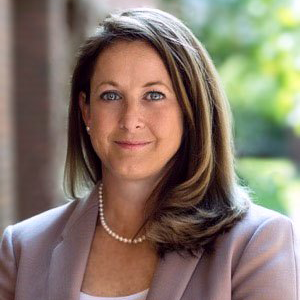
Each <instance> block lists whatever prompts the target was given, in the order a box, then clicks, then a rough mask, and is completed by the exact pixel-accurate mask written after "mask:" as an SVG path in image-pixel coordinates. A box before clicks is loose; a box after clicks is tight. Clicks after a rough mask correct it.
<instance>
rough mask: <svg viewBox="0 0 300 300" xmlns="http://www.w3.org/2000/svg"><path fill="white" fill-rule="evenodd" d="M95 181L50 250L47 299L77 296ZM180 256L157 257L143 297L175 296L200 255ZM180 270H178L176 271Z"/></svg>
mask: <svg viewBox="0 0 300 300" xmlns="http://www.w3.org/2000/svg"><path fill="white" fill-rule="evenodd" d="M98 185H99V183H98V184H96V185H95V187H94V188H93V190H92V192H91V193H90V195H89V196H88V198H87V199H85V200H78V201H79V202H78V204H77V206H76V208H75V210H74V212H73V213H72V215H71V217H70V218H69V220H68V222H67V223H66V225H65V228H64V230H63V232H62V234H61V236H60V239H59V241H58V244H57V245H56V247H55V248H54V249H53V251H52V256H51V263H50V268H49V277H48V280H49V281H48V283H49V284H48V289H49V290H48V293H49V300H60V299H64V300H79V294H80V289H81V284H82V281H83V277H84V273H85V268H86V264H87V260H88V256H89V252H90V247H91V244H92V241H93V237H94V233H95V229H96V225H97V218H98V197H97V195H98V193H97V192H98ZM202 253H203V251H202V250H200V251H199V253H198V255H197V256H196V257H188V258H184V257H182V256H180V255H179V254H177V253H176V252H172V253H168V254H166V256H165V258H164V259H160V260H159V262H158V265H157V269H156V271H155V273H154V277H153V280H152V284H151V287H150V289H149V293H148V296H147V300H157V299H164V300H179V299H181V297H182V295H183V293H184V290H185V288H186V286H187V284H188V282H189V280H190V278H191V276H192V273H193V271H194V269H195V268H196V265H197V263H198V261H199V259H200V258H201V256H202ZM179 270H180V273H179V272H178V271H179Z"/></svg>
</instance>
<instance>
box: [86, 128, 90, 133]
mask: <svg viewBox="0 0 300 300" xmlns="http://www.w3.org/2000/svg"><path fill="white" fill-rule="evenodd" d="M90 129H91V128H90V127H89V126H86V131H87V133H88V134H89V133H90Z"/></svg>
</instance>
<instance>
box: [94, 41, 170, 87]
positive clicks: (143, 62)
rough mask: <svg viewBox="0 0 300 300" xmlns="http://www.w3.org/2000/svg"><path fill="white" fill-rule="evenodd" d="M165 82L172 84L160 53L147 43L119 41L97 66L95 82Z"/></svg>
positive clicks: (101, 56) (104, 52)
mask: <svg viewBox="0 0 300 300" xmlns="http://www.w3.org/2000/svg"><path fill="white" fill-rule="evenodd" d="M126 78H127V79H128V78H134V79H135V80H138V81H144V80H164V81H167V82H168V83H170V80H171V79H170V77H169V74H168V71H167V69H166V67H165V65H164V62H163V60H162V59H161V57H160V55H159V54H158V52H157V51H156V50H155V49H154V48H153V47H152V46H151V45H150V44H148V43H147V42H145V41H117V42H115V43H114V44H112V45H110V46H108V47H107V48H105V49H104V50H103V51H102V52H101V53H100V54H99V56H98V58H97V60H96V64H95V69H94V74H93V76H92V83H93V81H98V80H100V79H101V80H102V79H105V80H124V79H126Z"/></svg>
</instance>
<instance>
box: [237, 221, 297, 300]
mask: <svg viewBox="0 0 300 300" xmlns="http://www.w3.org/2000/svg"><path fill="white" fill-rule="evenodd" d="M299 252H300V245H299V236H297V237H296V234H295V230H294V228H293V224H292V222H291V221H290V219H288V218H286V217H283V216H276V217H273V218H271V219H268V220H265V221H264V222H263V223H262V224H261V225H260V226H258V228H257V229H256V231H255V232H254V234H253V235H252V236H251V239H250V240H249V242H248V244H247V246H246V247H245V248H244V251H243V253H242V255H241V257H240V259H239V262H238V264H237V267H236V268H235V270H234V272H233V278H232V285H233V286H232V300H283V299H284V300H300V295H299V285H300V282H299Z"/></svg>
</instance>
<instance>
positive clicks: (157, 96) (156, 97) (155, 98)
mask: <svg viewBox="0 0 300 300" xmlns="http://www.w3.org/2000/svg"><path fill="white" fill-rule="evenodd" d="M148 95H152V97H151V99H147V100H152V101H158V100H162V99H163V98H165V95H164V94H163V93H161V92H157V91H151V92H149V93H148ZM148 95H147V96H148Z"/></svg>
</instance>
